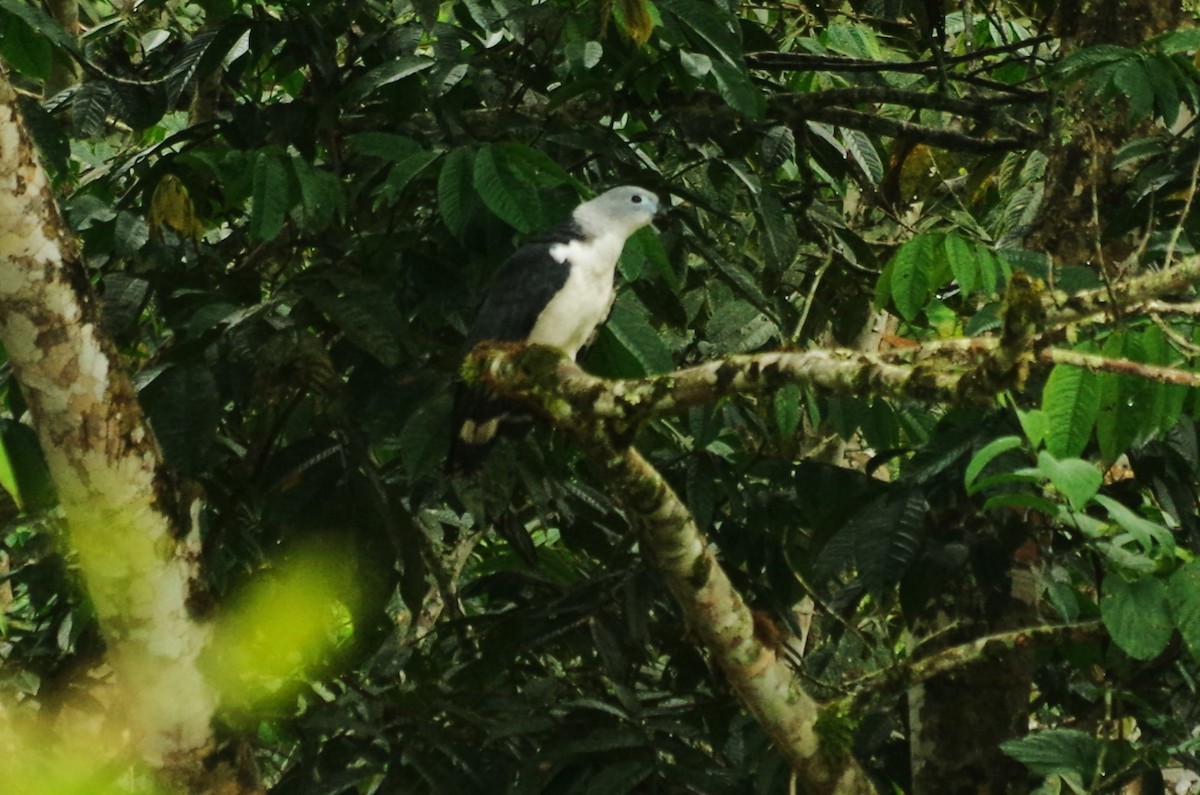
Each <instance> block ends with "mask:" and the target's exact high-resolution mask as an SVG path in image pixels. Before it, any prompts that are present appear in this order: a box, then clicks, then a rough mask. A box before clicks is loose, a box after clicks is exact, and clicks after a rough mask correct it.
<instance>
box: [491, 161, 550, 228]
mask: <svg viewBox="0 0 1200 795" xmlns="http://www.w3.org/2000/svg"><path fill="white" fill-rule="evenodd" d="M474 185H475V190H476V191H477V192H478V193H479V198H481V199H482V200H483V203H484V204H485V205H487V208H488V209H489V210H491V211H492V212H493V213H495V214H496V215H497V216H499V218H500V220H502V221H504V222H505V223H506V224H508V225H509V226H511V227H513V228H514V229H516V230H517V231H519V232H526V233H528V232H533V231H534V230H536V229H539V228H541V227H543V226H544V223H543V220H544V218H545V215H546V213H545V211H544V210H543V208H542V200H541V197H540V196H539V195H538V190H537V187H536V186H535V185H534V184H533V181H532V180H531V179H530V175H528V174H526V173H524V172H522V171H521V170H519V169H518V168H515V167H514V165H513V163H512V160H511V159H510V158H509V157H508V152H507V150H506V149H503V148H501V147H499V146H485V147H484V148H483V149H480V150H479V152H478V153H477V154H476V155H475V168H474Z"/></svg>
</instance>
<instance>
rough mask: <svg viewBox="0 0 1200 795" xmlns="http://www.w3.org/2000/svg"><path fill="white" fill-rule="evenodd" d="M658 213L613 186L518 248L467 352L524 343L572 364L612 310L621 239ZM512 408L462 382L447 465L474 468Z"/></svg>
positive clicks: (499, 276) (631, 190) (651, 201)
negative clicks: (487, 344)
mask: <svg viewBox="0 0 1200 795" xmlns="http://www.w3.org/2000/svg"><path fill="white" fill-rule="evenodd" d="M659 211H660V205H659V201H658V197H657V196H655V195H654V194H653V193H651V192H650V191H648V190H645V189H643V188H637V187H633V186H629V185H625V186H622V187H619V188H613V189H612V190H609V191H605V192H604V193H601V194H600V195H599V196H597V197H596V198H594V199H592V200H591V201H586V202H584V203H583V204H581V205H579V206H578V207H576V208H575V210H574V212H572V213H571V217H570V218H568V219H567V220H565V221H563V222H562V223H561V224H559V225H558V226H556V227H554V228H553V229H551V230H549V231H548V232H546V233H545V234H543V235H541V236H540V237H538V238H536V239H535V240H533V241H531V242H529V243H526V244H525V245H524V246H521V247H520V248H519V249H517V250H516V252H514V253H513V255H512V256H511V257H509V258H508V260H507V261H506V262H505V263H504V264H503V265H501V266H500V270H498V271H497V272H496V275H495V277H494V278H493V279H492V283H491V285H490V286H489V287H488V291H487V295H486V297H485V298H484V301H483V305H482V306H481V307H480V309H479V315H478V316H477V317H476V318H475V323H474V324H473V325H472V326H471V330H470V333H468V334H467V350H468V351H469V350H471V349H472V348H474V347H475V346H476V345H477V344H479V343H480V342H483V341H484V340H496V341H501V342H529V343H538V344H541V345H551V346H553V347H555V348H560V349H562V350H563V351H564V352H565V353H566V354H567V355H568V356H570V357H571V358H572V359H574V358H575V356H576V354H578V353H579V349H580V348H582V347H583V346H584V345H586V344H587V343H588V341H589V340H591V338H592V335H593V334H595V332H596V327H597V326H599V325H600V324H601V323H603V322H604V319H605V318H606V317H608V312H609V310H610V309H612V303H613V298H614V295H615V293H614V285H613V281H614V274H615V271H616V267H617V260H618V259H619V258H620V256H621V251H622V250H623V249H624V247H625V241H626V240H628V239H629V236H630V235H632V234H633V233H634V232H636V231H637V230H639V229H641V228H642V227H643V226H646V225H647V224H649V223H650V222H651V221H653V220H654V218H655V216H657V215H658V214H659ZM510 411H511V407H510V406H508V405H507V404H506V403H505V402H504V401H502V400H500V399H499V398H496V397H495V396H492V395H489V394H487V393H486V392H485V391H484V390H481V389H478V388H470V387H467V386H465V385H460V386H459V388H458V393H457V395H456V396H455V400H454V410H453V413H452V420H451V422H452V424H451V428H452V429H453V432H454V439H453V442H452V444H451V446H450V456H449V459H448V461H447V468H448V469H449V470H450V471H452V472H454V471H469V470H471V469H473V468H475V467H477V466H478V465H479V463H480V462H481V461H482V460H483V456H484V454H485V453H486V452H487V450H488V448H489V447H490V446H491V444H492V442H493V441H494V440H495V439H496V435H497V433H498V432H499V431H500V430H501V426H502V423H503V422H504V420H505V419H506V417H507V415H508V414H509V412H510Z"/></svg>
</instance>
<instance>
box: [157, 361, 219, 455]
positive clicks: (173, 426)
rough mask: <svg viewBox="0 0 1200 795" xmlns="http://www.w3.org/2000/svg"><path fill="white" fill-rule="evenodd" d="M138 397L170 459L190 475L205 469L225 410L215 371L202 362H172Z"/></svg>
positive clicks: (164, 452)
mask: <svg viewBox="0 0 1200 795" xmlns="http://www.w3.org/2000/svg"><path fill="white" fill-rule="evenodd" d="M138 397H139V399H140V401H141V403H142V405H143V406H145V408H146V415H147V417H148V418H149V420H150V425H151V427H153V428H154V435H155V436H156V437H157V438H158V442H159V444H160V445H162V450H163V456H164V457H165V458H166V460H167V463H168V464H170V465H171V466H172V467H174V468H175V469H177V470H179V471H180V472H182V473H183V474H185V475H188V476H195V475H198V474H200V473H201V472H203V471H204V469H205V468H206V467H207V466H208V464H209V461H210V460H211V458H212V453H213V448H214V445H215V443H216V441H217V426H218V424H219V423H220V421H221V414H222V410H221V395H220V392H219V390H218V388H217V379H216V378H215V377H214V376H213V373H212V371H211V370H209V368H208V367H207V366H205V365H203V364H199V363H187V364H178V365H171V366H169V367H166V368H164V369H163V370H161V371H160V372H158V373H157V375H156V376H155V377H154V378H153V379H152V380H150V381H149V383H147V384H145V385H144V386H143V387H142V388H141V390H140V392H139V394H138Z"/></svg>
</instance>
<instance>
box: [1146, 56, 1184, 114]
mask: <svg viewBox="0 0 1200 795" xmlns="http://www.w3.org/2000/svg"><path fill="white" fill-rule="evenodd" d="M1142 65H1143V67H1144V68H1145V70H1146V77H1147V78H1148V79H1149V81H1150V85H1151V86H1153V88H1154V109H1155V112H1157V113H1158V115H1159V116H1161V117H1162V120H1163V125H1164V126H1165V127H1167V128H1170V127H1173V126H1174V125H1175V121H1176V120H1177V119H1178V118H1179V108H1180V105H1182V103H1183V95H1182V92H1181V91H1180V83H1182V82H1184V80H1185V79H1186V78H1184V76H1183V74H1181V73H1180V71H1179V67H1178V66H1176V65H1175V63H1174V62H1173V61H1172V60H1171V59H1170V58H1164V57H1162V56H1150V57H1148V58H1146V59H1145V61H1143V63H1142Z"/></svg>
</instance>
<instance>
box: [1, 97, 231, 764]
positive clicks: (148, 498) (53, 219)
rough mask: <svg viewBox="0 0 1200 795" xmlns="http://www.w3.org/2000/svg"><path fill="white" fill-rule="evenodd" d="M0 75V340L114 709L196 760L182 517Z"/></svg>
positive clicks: (198, 687)
mask: <svg viewBox="0 0 1200 795" xmlns="http://www.w3.org/2000/svg"><path fill="white" fill-rule="evenodd" d="M15 99H16V97H15V94H14V92H13V90H12V87H11V86H10V85H9V83H8V81H7V78H6V77H4V76H3V75H2V74H0V344H3V346H4V349H5V351H6V352H7V354H8V360H9V362H10V363H11V365H12V369H13V373H14V374H15V376H16V378H17V380H18V382H19V383H20V385H21V388H22V391H23V394H24V396H25V398H26V402H27V404H28V406H29V411H30V415H31V419H32V423H33V425H34V427H35V429H36V430H37V434H38V438H39V440H40V442H41V446H42V450H43V451H44V453H45V456H46V462H47V464H48V466H49V470H50V473H51V475H52V477H53V480H54V484H55V487H56V489H57V491H58V496H59V500H60V503H61V506H62V509H63V512H64V514H65V517H66V521H67V525H68V527H69V532H70V543H71V545H72V546H73V548H74V549H75V550H76V552H77V553H78V555H79V560H80V565H81V569H82V571H83V574H84V578H85V580H86V586H87V590H88V593H89V594H90V596H91V598H92V600H93V602H94V604H95V608H96V612H97V616H98V618H99V622H100V626H101V630H102V632H103V634H104V637H105V640H106V642H107V644H108V653H109V662H110V663H111V664H112V666H113V668H114V670H115V671H116V673H117V679H118V681H119V684H118V686H117V687H118V688H119V697H118V698H116V699H115V700H114V701H113V704H114V712H116V713H118V714H111V715H110V716H109V718H110V720H111V721H112V728H114V729H117V728H119V729H120V731H119V732H113V734H112V739H111V741H110V742H111V744H112V746H118V745H120V743H119V742H118V738H119V739H120V740H121V741H122V742H126V743H128V750H129V751H132V752H133V753H134V754H135V755H136V757H138V758H140V759H141V760H143V761H145V762H148V763H150V764H151V765H154V766H161V765H163V764H164V763H165V762H167V761H168V760H178V759H198V758H199V756H200V755H201V754H202V753H204V752H205V751H206V750H207V749H208V747H209V746H210V745H211V742H212V733H211V729H210V721H211V718H212V714H213V710H214V709H215V705H216V694H215V693H214V692H213V691H212V689H211V688H210V687H209V685H208V684H207V683H206V682H205V681H204V678H203V677H202V676H201V674H200V671H199V669H198V666H197V659H198V656H199V653H200V651H201V649H202V648H203V647H204V645H205V643H206V641H207V639H208V632H207V630H206V628H205V627H204V626H203V625H202V624H199V623H197V622H195V621H193V620H192V618H191V617H190V615H189V611H188V607H187V600H188V596H189V590H190V587H191V583H192V580H193V577H194V575H195V569H196V560H195V554H194V553H195V549H194V546H193V545H192V544H191V543H190V542H189V540H188V539H189V533H188V529H189V527H190V526H191V521H190V518H189V516H188V515H187V511H186V509H185V508H184V507H183V506H181V505H179V504H178V501H177V497H176V495H175V492H174V490H173V489H172V488H171V484H170V482H169V480H168V478H167V477H166V472H165V470H164V468H163V465H162V461H161V458H160V455H159V451H158V447H157V445H156V443H155V441H154V439H153V437H152V436H151V435H150V432H149V430H148V428H147V425H146V422H145V418H144V416H143V414H142V411H141V409H140V407H139V406H138V403H137V400H136V395H135V393H134V390H133V387H132V385H131V383H130V381H129V378H128V377H127V375H126V374H125V372H124V370H123V369H122V366H121V363H120V362H119V361H118V360H117V358H116V356H115V353H114V351H113V349H112V347H111V346H110V345H109V344H108V342H107V341H106V340H105V338H104V336H103V332H102V331H101V326H100V323H99V315H98V310H97V307H96V303H95V300H94V297H93V296H92V293H91V289H90V286H89V283H88V279H87V274H86V272H85V270H84V267H83V265H82V263H81V261H80V259H79V256H78V253H77V252H76V251H75V249H74V247H73V246H72V244H71V239H70V235H69V234H68V232H67V230H66V228H65V227H64V225H63V222H62V219H61V218H60V217H59V214H58V212H57V210H56V208H55V205H54V202H53V198H52V196H51V193H50V190H49V185H48V183H47V179H46V175H45V173H44V172H43V170H42V168H41V166H40V165H39V163H38V160H37V156H36V154H35V152H34V149H33V145H32V143H31V141H30V138H29V135H28V133H27V131H26V130H25V128H24V126H23V124H22V123H21V121H20V119H19V118H18V115H17V111H16V106H15Z"/></svg>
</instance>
